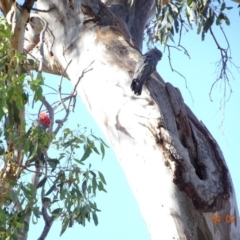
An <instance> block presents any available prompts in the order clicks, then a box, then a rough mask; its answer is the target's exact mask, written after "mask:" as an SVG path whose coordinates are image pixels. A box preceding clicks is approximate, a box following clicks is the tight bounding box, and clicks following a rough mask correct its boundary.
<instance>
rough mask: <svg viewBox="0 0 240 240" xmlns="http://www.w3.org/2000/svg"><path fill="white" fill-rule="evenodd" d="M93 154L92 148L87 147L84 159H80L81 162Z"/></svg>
mask: <svg viewBox="0 0 240 240" xmlns="http://www.w3.org/2000/svg"><path fill="white" fill-rule="evenodd" d="M91 153H92V150H91V148H89V147H87V148H86V150H85V152H84V154H83V156H82V158H81V159H80V161H84V160H86V159H87V158H88V157H89V156H90V154H91Z"/></svg>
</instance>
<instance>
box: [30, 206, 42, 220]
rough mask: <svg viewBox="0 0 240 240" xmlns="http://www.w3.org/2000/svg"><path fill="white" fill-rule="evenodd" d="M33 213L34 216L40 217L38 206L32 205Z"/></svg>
mask: <svg viewBox="0 0 240 240" xmlns="http://www.w3.org/2000/svg"><path fill="white" fill-rule="evenodd" d="M32 210H33V214H34V216H35V217H36V218H40V217H41V212H40V210H39V207H33V209H32Z"/></svg>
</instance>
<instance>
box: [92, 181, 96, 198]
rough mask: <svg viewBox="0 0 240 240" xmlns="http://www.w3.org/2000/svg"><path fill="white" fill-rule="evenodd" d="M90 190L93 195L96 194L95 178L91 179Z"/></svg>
mask: <svg viewBox="0 0 240 240" xmlns="http://www.w3.org/2000/svg"><path fill="white" fill-rule="evenodd" d="M92 188H93V193H94V195H95V194H96V189H97V180H96V178H95V177H94V178H93V179H92Z"/></svg>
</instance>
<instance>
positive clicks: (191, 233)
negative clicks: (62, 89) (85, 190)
mask: <svg viewBox="0 0 240 240" xmlns="http://www.w3.org/2000/svg"><path fill="white" fill-rule="evenodd" d="M52 4H54V6H55V7H54V8H53V9H52V10H51V11H50V12H47V13H46V12H39V13H38V14H34V15H32V17H31V18H30V21H29V23H28V25H27V26H26V31H25V39H26V41H25V44H24V49H25V50H26V51H27V52H28V53H29V57H31V58H33V59H34V60H35V61H38V59H40V58H41V56H40V55H39V54H40V53H39V49H40V46H39V44H40V41H39V34H40V32H41V31H42V29H43V26H44V24H43V20H41V19H44V21H46V22H47V23H48V29H47V31H46V32H45V40H44V67H45V68H44V69H45V70H46V71H47V72H52V73H54V74H62V73H63V72H64V71H65V70H66V74H65V76H67V77H68V78H69V79H70V80H71V82H72V83H73V85H77V90H78V94H79V96H80V97H81V99H82V101H83V102H84V103H85V104H86V106H87V107H88V109H89V111H90V112H91V114H92V115H93V117H94V118H95V120H96V121H97V122H98V124H99V125H100V126H101V128H102V130H103V132H104V133H105V135H106V137H107V138H108V139H109V142H110V143H111V145H112V148H113V149H114V151H115V152H116V155H117V156H118V159H119V161H120V163H121V165H122V167H123V170H124V172H125V174H126V176H127V179H128V181H129V184H130V186H131V189H132V191H133V193H134V195H135V197H136V199H137V202H138V204H139V208H140V211H141V214H142V216H143V218H144V219H145V221H146V224H147V226H148V229H149V232H150V235H151V238H152V239H153V240H159V239H189V240H190V239H194V240H195V239H198V240H204V239H205V240H210V239H213V240H227V239H240V227H239V213H238V209H237V204H236V198H235V193H234V189H233V185H232V181H231V177H230V174H229V171H228V169H227V166H226V163H225V160H224V157H223V155H222V152H221V150H220V149H219V146H218V145H217V142H216V141H215V140H214V139H213V137H212V136H211V134H210V133H209V131H208V130H207V128H206V127H205V126H204V125H203V124H202V123H201V122H199V120H198V119H197V118H196V117H195V115H194V114H193V113H192V112H191V110H190V109H189V108H188V107H187V106H186V105H185V104H184V101H183V98H182V96H181V93H180V91H179V90H178V89H177V88H174V87H173V86H172V85H171V84H170V83H165V82H164V81H163V80H162V79H161V77H160V75H159V74H158V73H156V72H155V73H154V74H152V77H151V79H150V80H149V81H148V83H147V87H144V88H143V92H142V95H141V96H135V95H134V94H133V93H132V91H131V89H130V84H131V79H132V74H133V72H134V68H135V65H136V63H137V61H138V59H139V58H140V56H141V53H140V50H141V48H142V42H143V32H144V29H145V26H146V23H147V22H148V21H149V19H150V17H152V16H153V13H154V12H153V11H154V4H155V1H153V0H148V1H146V0H136V1H133V2H132V3H131V4H128V1H127V0H115V1H114V0H113V1H111V0H106V1H103V2H101V1H98V0H91V1H89V0H85V1H84V0H75V1H58V0H38V1H37V7H38V8H39V9H49V7H50V6H52ZM70 61H71V63H70V64H69V62H70ZM68 64H69V66H68ZM67 66H68V67H67ZM86 70H89V71H87V72H85V71H86ZM82 75H83V77H81V76H82ZM214 214H215V215H220V216H222V217H223V218H224V219H225V216H228V215H231V216H235V221H234V222H230V223H227V222H221V223H214V222H213V221H212V216H213V215H214ZM169 229H171V231H169Z"/></svg>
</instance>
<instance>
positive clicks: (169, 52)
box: [167, 44, 194, 102]
mask: <svg viewBox="0 0 240 240" xmlns="http://www.w3.org/2000/svg"><path fill="white" fill-rule="evenodd" d="M167 48H168V61H169V65H170V68H171V70H172V72H176V73H177V74H178V75H180V76H181V77H182V78H183V79H184V81H185V87H186V89H187V90H188V92H189V94H190V97H191V99H192V101H193V102H194V100H193V96H192V93H191V91H190V89H189V88H188V85H187V79H186V78H185V77H184V76H183V75H182V74H181V73H180V72H178V71H177V70H175V69H174V68H173V66H172V59H171V50H170V48H175V49H177V50H178V51H181V49H179V48H178V47H175V46H170V45H168V44H167Z"/></svg>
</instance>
